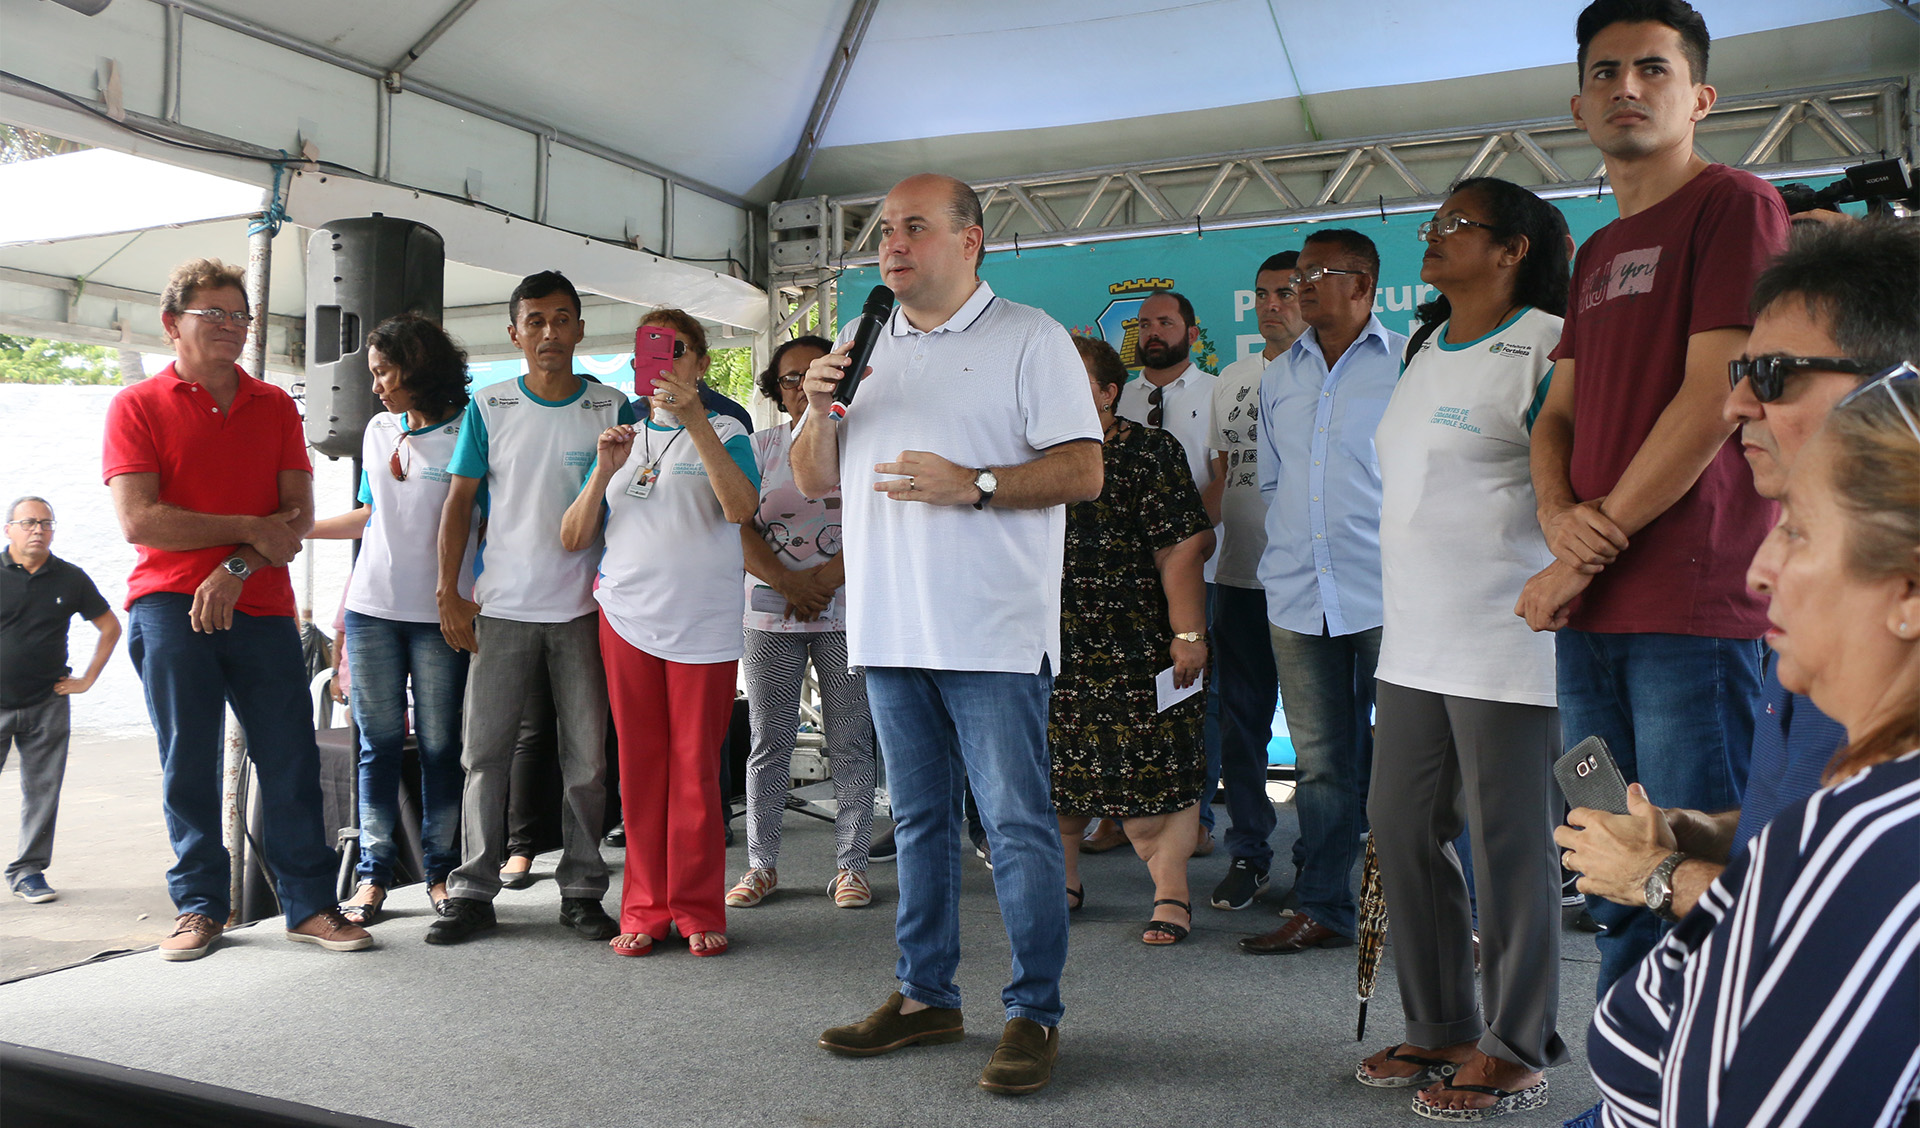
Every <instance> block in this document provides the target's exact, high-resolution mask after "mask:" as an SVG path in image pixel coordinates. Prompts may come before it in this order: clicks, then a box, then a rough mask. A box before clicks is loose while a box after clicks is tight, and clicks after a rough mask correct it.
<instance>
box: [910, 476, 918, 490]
mask: <svg viewBox="0 0 1920 1128" xmlns="http://www.w3.org/2000/svg"><path fill="white" fill-rule="evenodd" d="M907 488H908V489H910V490H917V489H919V488H920V487H919V486H918V485H917V484H915V482H914V480H913V475H911V474H909V475H907Z"/></svg>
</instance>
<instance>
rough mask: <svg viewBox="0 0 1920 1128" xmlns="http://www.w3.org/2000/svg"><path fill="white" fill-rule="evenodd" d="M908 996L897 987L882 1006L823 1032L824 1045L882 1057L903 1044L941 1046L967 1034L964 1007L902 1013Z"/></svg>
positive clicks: (840, 1051) (838, 1050)
mask: <svg viewBox="0 0 1920 1128" xmlns="http://www.w3.org/2000/svg"><path fill="white" fill-rule="evenodd" d="M906 1001H907V1000H906V997H905V996H904V995H902V994H900V992H898V991H895V992H894V993H893V994H891V995H888V996H887V1001H886V1002H884V1003H881V1004H880V1009H879V1010H876V1011H874V1012H873V1013H872V1014H870V1015H868V1016H867V1017H866V1018H864V1019H862V1020H860V1021H859V1022H856V1023H854V1024H853V1025H852V1026H836V1027H834V1028H833V1029H831V1030H829V1031H827V1032H826V1033H824V1034H822V1035H820V1048H821V1049H824V1050H831V1051H832V1052H834V1053H836V1054H845V1055H846V1056H848V1057H878V1056H879V1055H881V1054H885V1053H891V1052H893V1051H894V1050H897V1049H899V1048H900V1047H902V1046H913V1045H921V1046H938V1045H941V1044H943V1043H946V1042H958V1041H959V1040H960V1039H962V1038H964V1037H966V1031H965V1030H964V1029H963V1028H962V1027H961V1023H960V1008H958V1007H927V1008H926V1009H924V1010H917V1011H914V1012H913V1013H912V1014H901V1013H900V1005H901V1004H902V1003H904V1002H906Z"/></svg>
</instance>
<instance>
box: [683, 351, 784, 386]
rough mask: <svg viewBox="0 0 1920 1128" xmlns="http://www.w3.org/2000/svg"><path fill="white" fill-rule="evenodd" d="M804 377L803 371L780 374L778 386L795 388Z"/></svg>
mask: <svg viewBox="0 0 1920 1128" xmlns="http://www.w3.org/2000/svg"><path fill="white" fill-rule="evenodd" d="M675 343H676V344H678V343H679V342H677V341H676V342H675ZM806 378H807V374H806V373H804V372H796V373H794V374H793V375H791V376H782V377H780V386H781V387H783V388H797V387H799V386H800V381H802V380H805V379H806Z"/></svg>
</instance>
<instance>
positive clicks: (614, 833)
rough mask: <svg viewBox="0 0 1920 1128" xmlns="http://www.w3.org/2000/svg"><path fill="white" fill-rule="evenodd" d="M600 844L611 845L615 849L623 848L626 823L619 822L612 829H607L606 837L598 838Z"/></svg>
mask: <svg viewBox="0 0 1920 1128" xmlns="http://www.w3.org/2000/svg"><path fill="white" fill-rule="evenodd" d="M600 845H602V846H611V847H613V848H614V849H616V850H621V849H625V848H626V845H627V824H626V823H621V824H619V825H618V826H615V827H614V828H613V829H612V830H609V831H608V832H607V835H606V837H605V838H602V839H601V840H600Z"/></svg>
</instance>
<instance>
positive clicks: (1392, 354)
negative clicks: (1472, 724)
mask: <svg viewBox="0 0 1920 1128" xmlns="http://www.w3.org/2000/svg"><path fill="white" fill-rule="evenodd" d="M1379 277H1380V255H1379V252H1378V251H1376V250H1375V249H1374V246H1373V240H1371V239H1369V238H1367V237H1366V236H1365V235H1362V234H1360V233H1359V232H1358V231H1352V230H1348V229H1345V228H1340V229H1335V230H1329V231H1318V232H1315V233H1314V234H1312V235H1309V236H1308V237H1307V241H1306V244H1305V245H1304V246H1303V247H1302V248H1301V250H1300V258H1299V260H1298V261H1297V262H1296V263H1295V265H1294V272H1293V277H1292V283H1293V288H1294V290H1295V292H1296V293H1297V294H1298V295H1299V301H1300V316H1301V318H1302V319H1303V320H1305V321H1306V323H1307V331H1306V332H1305V333H1303V334H1301V336H1300V339H1299V340H1297V341H1295V342H1294V343H1293V347H1292V348H1290V349H1288V350H1287V351H1286V352H1285V353H1284V354H1282V355H1281V356H1280V357H1279V358H1278V359H1276V360H1275V361H1274V362H1273V363H1272V364H1271V365H1268V366H1267V370H1266V371H1265V372H1264V373H1262V374H1261V377H1260V421H1261V422H1260V455H1259V466H1260V492H1261V494H1262V496H1264V497H1265V498H1266V501H1267V548H1266V551H1265V552H1264V553H1263V554H1262V555H1261V557H1260V584H1261V586H1262V587H1264V588H1265V589H1266V592H1267V620H1268V634H1269V636H1270V637H1271V639H1272V642H1273V660H1274V665H1275V667H1276V669H1277V670H1278V672H1279V675H1280V703H1281V707H1282V708H1283V709H1285V710H1286V715H1287V727H1288V729H1289V730H1290V731H1291V732H1292V734H1293V745H1294V751H1295V755H1296V757H1297V762H1298V764H1299V773H1300V778H1299V785H1298V789H1297V790H1296V791H1295V793H1294V803H1295V807H1296V809H1297V810H1298V813H1299V816H1300V840H1299V841H1298V842H1296V843H1295V844H1294V848H1293V860H1294V866H1295V868H1296V869H1297V870H1298V871H1299V878H1298V881H1297V882H1296V884H1295V890H1296V892H1297V893H1298V894H1299V900H1300V909H1299V911H1298V912H1296V913H1294V914H1293V915H1292V916H1290V917H1288V918H1286V919H1285V920H1284V921H1283V922H1282V923H1281V925H1280V927H1279V928H1277V929H1275V930H1274V931H1272V932H1269V933H1267V934H1266V935H1264V936H1251V937H1248V938H1246V939H1244V940H1242V941H1240V946H1241V948H1243V949H1245V950H1246V951H1248V952H1252V953H1254V954H1256V955H1269V954H1274V953H1281V952H1298V951H1300V950H1302V949H1305V948H1313V947H1319V948H1338V947H1344V946H1346V945H1348V944H1351V943H1352V942H1353V933H1354V904H1353V892H1352V877H1353V863H1354V861H1355V859H1356V857H1357V856H1358V854H1359V850H1360V836H1361V834H1362V832H1363V831H1364V829H1365V825H1366V803H1367V782H1368V777H1369V775H1370V774H1371V768H1372V764H1373V738H1372V736H1371V735H1370V732H1369V729H1368V715H1369V713H1370V712H1371V711H1372V709H1373V667H1374V663H1375V662H1376V661H1377V660H1378V659H1379V657H1380V623H1381V611H1380V464H1379V461H1378V460H1377V459H1376V458H1375V457H1374V450H1373V432H1374V429H1375V428H1376V427H1378V426H1379V425H1380V416H1381V414H1382V413H1383V412H1385V411H1386V409H1387V398H1388V397H1389V396H1391V395H1392V394H1393V386H1394V383H1395V382H1396V381H1397V380H1398V379H1399V378H1400V355H1401V353H1402V352H1403V351H1404V350H1405V348H1406V344H1407V339H1406V338H1405V337H1403V336H1401V335H1400V334H1398V333H1390V332H1388V331H1387V329H1386V327H1385V326H1383V325H1381V324H1380V320H1379V319H1378V318H1376V317H1374V316H1373V296H1374V286H1375V284H1376V283H1377V282H1378V281H1379Z"/></svg>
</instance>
